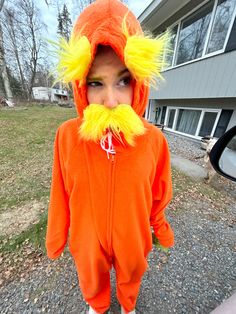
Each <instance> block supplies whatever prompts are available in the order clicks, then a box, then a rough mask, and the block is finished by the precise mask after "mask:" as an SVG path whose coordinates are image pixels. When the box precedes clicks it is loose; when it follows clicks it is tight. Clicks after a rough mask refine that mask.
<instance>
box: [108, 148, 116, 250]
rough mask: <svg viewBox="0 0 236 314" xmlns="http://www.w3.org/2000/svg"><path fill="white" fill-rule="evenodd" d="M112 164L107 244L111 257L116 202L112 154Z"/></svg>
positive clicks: (112, 155) (113, 156) (110, 160)
mask: <svg viewBox="0 0 236 314" xmlns="http://www.w3.org/2000/svg"><path fill="white" fill-rule="evenodd" d="M110 156H111V158H110V159H109V162H110V171H109V172H110V173H109V190H108V195H109V202H108V221H107V223H108V224H107V242H108V253H109V255H110V256H111V255H112V253H113V251H112V221H113V200H114V170H115V155H114V154H111V155H110Z"/></svg>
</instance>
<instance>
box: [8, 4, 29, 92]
mask: <svg viewBox="0 0 236 314" xmlns="http://www.w3.org/2000/svg"><path fill="white" fill-rule="evenodd" d="M4 17H5V21H6V23H5V29H6V31H7V35H8V40H9V41H8V44H9V45H10V47H9V48H8V49H9V50H11V51H12V52H13V56H14V58H15V60H16V63H17V68H18V72H19V77H20V82H21V87H22V89H23V90H24V92H25V93H26V92H27V85H26V81H25V77H24V73H23V67H22V64H21V60H20V46H21V43H20V41H19V40H20V38H19V36H17V35H18V31H17V28H18V25H17V24H18V23H17V20H16V18H15V10H14V9H13V8H5V10H4Z"/></svg>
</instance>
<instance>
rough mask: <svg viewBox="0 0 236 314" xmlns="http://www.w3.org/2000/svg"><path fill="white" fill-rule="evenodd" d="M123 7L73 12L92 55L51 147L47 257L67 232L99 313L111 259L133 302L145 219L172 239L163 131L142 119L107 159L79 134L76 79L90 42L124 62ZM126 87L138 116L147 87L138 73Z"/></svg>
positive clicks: (81, 98)
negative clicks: (140, 127) (141, 129)
mask: <svg viewBox="0 0 236 314" xmlns="http://www.w3.org/2000/svg"><path fill="white" fill-rule="evenodd" d="M127 10H128V9H127V7H126V6H124V5H123V4H121V3H120V2H119V1H117V0H98V1H96V2H95V3H94V4H92V5H91V6H89V7H88V8H87V9H86V10H85V11H84V12H83V13H82V14H81V15H80V17H79V19H78V21H77V23H76V25H75V27H74V31H73V32H74V34H79V35H80V36H86V38H87V39H88V41H89V43H90V51H91V58H90V62H88V66H87V68H86V70H85V71H84V73H83V77H81V78H80V79H78V80H76V79H75V80H73V90H74V97H75V102H76V107H77V111H78V114H79V117H78V118H76V119H72V120H69V121H66V122H65V123H63V124H62V125H61V126H60V127H59V129H58V131H57V135H56V139H55V147H54V163H53V175H52V187H51V196H50V206H49V216H48V229H47V237H46V247H47V252H48V256H49V258H53V259H54V258H57V257H59V256H60V254H61V253H62V251H63V249H64V247H65V245H66V243H67V238H68V233H69V247H70V252H71V254H72V255H73V257H74V260H75V264H76V268H77V272H78V277H79V284H80V288H81V291H82V294H83V296H84V299H85V300H86V301H87V302H88V303H89V304H90V305H91V306H92V307H93V309H94V310H96V311H97V312H99V313H104V312H105V311H106V310H107V309H108V308H109V306H110V276H109V271H110V269H111V267H112V265H113V266H114V268H115V270H116V278H117V297H118V300H119V302H120V304H122V306H123V308H124V309H125V310H126V311H127V312H129V311H131V310H133V309H134V307H135V304H136V300H137V296H138V291H139V287H140V282H141V278H142V276H143V274H144V272H145V270H146V268H147V261H146V257H147V255H148V253H149V252H150V250H151V248H152V236H151V228H150V226H152V227H153V229H154V233H155V235H156V237H157V238H158V240H159V242H160V244H161V245H163V246H165V247H171V246H173V244H174V236H173V232H172V230H171V228H170V226H169V224H168V222H167V221H166V219H165V216H164V209H165V207H166V206H167V204H168V203H169V201H170V199H171V197H172V186H171V174H170V158H169V151H168V146H167V142H166V140H165V138H164V136H163V134H162V133H161V132H160V131H159V130H158V129H157V128H156V127H154V126H152V125H151V124H149V123H148V122H146V121H145V120H144V119H142V118H141V119H142V121H143V124H144V126H145V128H146V132H145V134H144V135H140V136H138V137H137V138H136V139H135V146H130V145H127V144H121V143H120V142H119V141H118V140H114V143H113V144H114V147H115V150H116V154H115V155H110V156H108V157H109V158H107V154H106V152H105V151H104V150H103V149H102V148H101V146H100V144H99V143H96V142H93V141H85V140H84V139H82V138H81V137H80V134H79V128H80V125H81V123H82V118H83V110H84V109H85V108H86V107H87V105H88V103H87V97H86V84H84V83H83V82H84V81H83V79H84V78H86V75H87V73H88V71H89V68H90V66H91V64H92V61H93V59H94V56H95V54H96V47H97V45H98V44H102V45H109V46H111V47H112V48H113V49H114V51H115V52H116V54H117V55H118V56H119V57H120V59H121V60H122V61H123V62H124V63H125V62H126V61H125V56H124V50H125V47H126V41H127V37H126V36H125V35H124V32H123V31H122V21H124V18H125V19H126V25H127V29H128V32H129V35H130V36H131V35H132V34H136V33H137V31H139V32H141V29H140V26H139V23H138V22H137V20H136V18H135V17H134V16H133V14H132V13H131V12H130V11H129V13H128V14H127ZM126 63H128V62H126ZM130 67H132V66H130ZM127 68H128V69H129V70H130V71H131V72H132V69H130V68H129V67H128V66H127ZM134 77H135V73H134ZM133 88H134V95H133V102H132V107H133V109H134V110H135V112H136V113H137V114H138V115H139V116H140V117H141V116H142V115H143V112H144V110H145V106H146V102H147V97H148V90H149V88H148V86H147V84H146V82H144V81H138V79H136V81H135V84H134V87H133Z"/></svg>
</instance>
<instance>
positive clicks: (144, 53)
mask: <svg viewBox="0 0 236 314" xmlns="http://www.w3.org/2000/svg"><path fill="white" fill-rule="evenodd" d="M125 19H126V17H125V18H124V20H123V23H122V28H123V34H124V35H125V36H126V38H127V41H126V46H125V49H124V61H125V64H126V66H127V68H128V69H129V70H130V72H131V73H132V75H133V77H134V78H135V80H137V81H143V82H144V83H145V84H147V85H149V84H150V85H152V86H154V87H155V85H156V80H157V79H158V78H160V79H163V77H162V75H161V70H162V68H163V66H164V53H165V52H166V51H169V42H170V37H171V36H170V32H169V31H167V32H165V33H164V34H162V35H161V36H158V37H156V38H153V37H152V36H150V35H148V36H147V35H146V36H144V35H140V34H136V35H131V36H130V35H129V32H128V28H127V25H126V20H125Z"/></svg>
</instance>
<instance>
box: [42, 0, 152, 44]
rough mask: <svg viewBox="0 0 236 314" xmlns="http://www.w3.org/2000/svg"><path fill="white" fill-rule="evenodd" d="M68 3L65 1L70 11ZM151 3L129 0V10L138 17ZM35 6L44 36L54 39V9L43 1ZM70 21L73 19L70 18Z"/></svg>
mask: <svg viewBox="0 0 236 314" xmlns="http://www.w3.org/2000/svg"><path fill="white" fill-rule="evenodd" d="M70 2H71V1H68V0H67V1H65V3H66V4H67V5H68V8H69V10H70ZM151 2H152V0H129V8H130V9H131V11H133V13H134V14H135V15H136V17H138V16H139V15H140V14H141V13H142V11H143V10H145V8H146V7H147V6H148V5H149V4H150V3H151ZM37 6H38V7H39V9H40V11H41V15H42V19H43V21H44V23H45V24H46V25H47V32H46V34H45V37H46V38H50V39H54V40H55V39H56V32H57V13H56V9H55V8H52V7H48V6H47V5H46V3H45V0H39V1H37ZM71 18H72V19H73V18H74V17H71Z"/></svg>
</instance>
